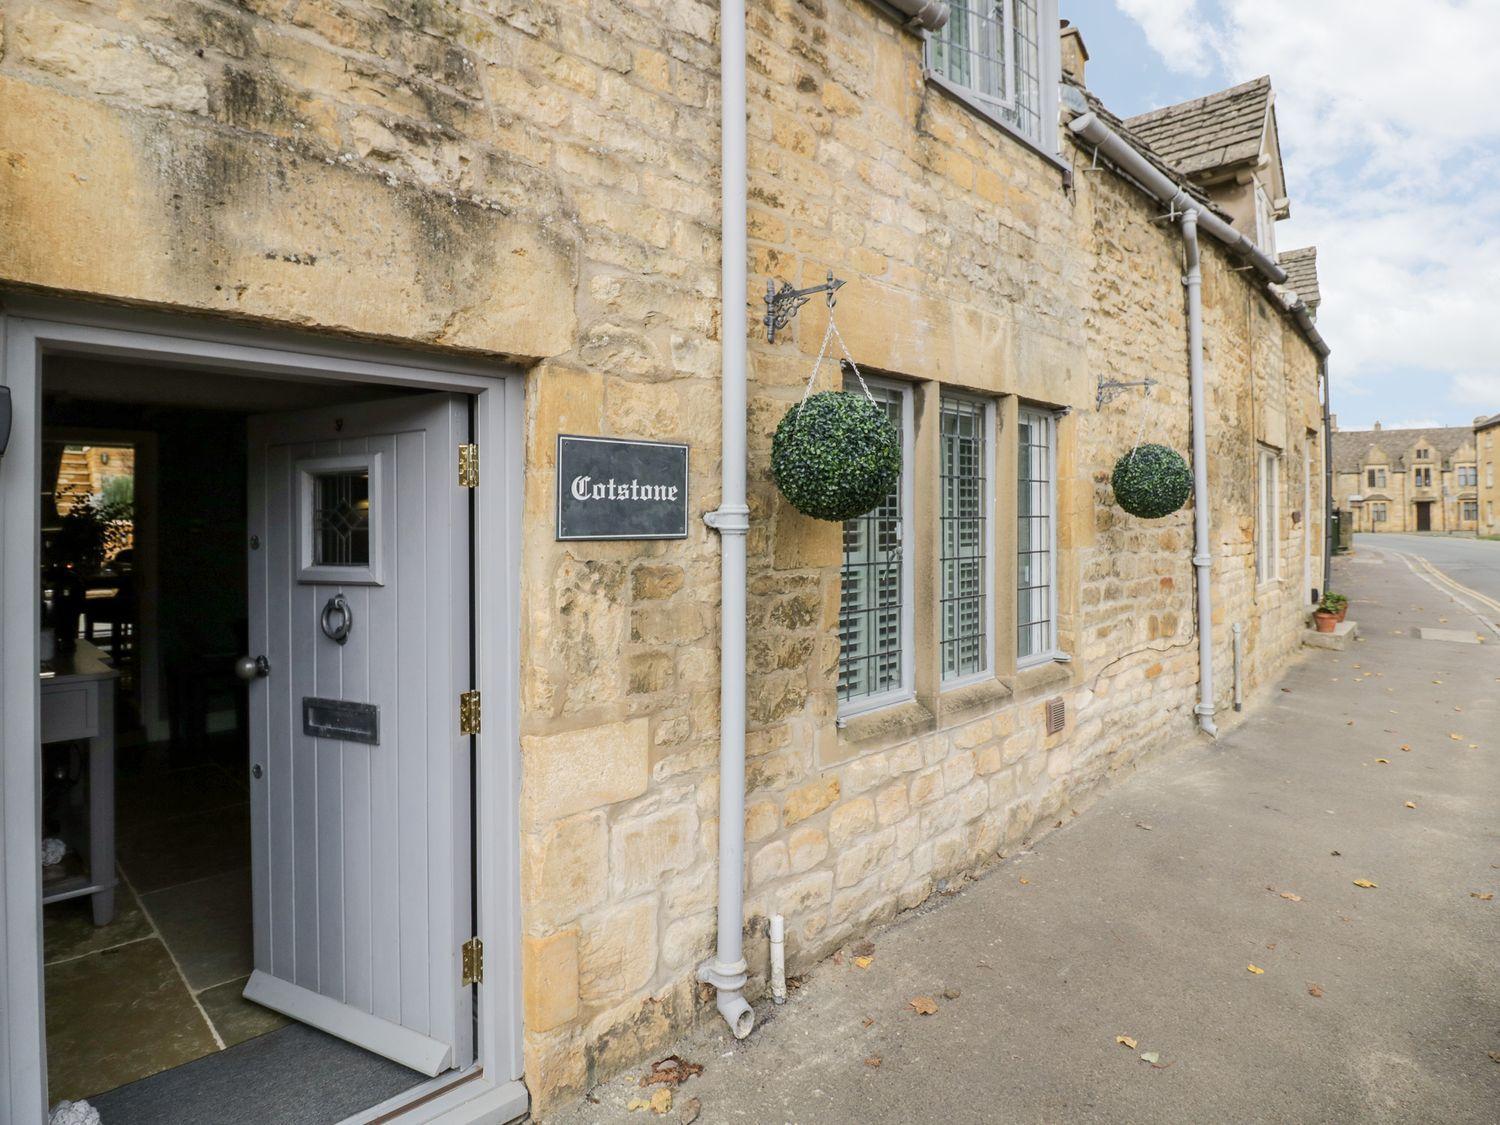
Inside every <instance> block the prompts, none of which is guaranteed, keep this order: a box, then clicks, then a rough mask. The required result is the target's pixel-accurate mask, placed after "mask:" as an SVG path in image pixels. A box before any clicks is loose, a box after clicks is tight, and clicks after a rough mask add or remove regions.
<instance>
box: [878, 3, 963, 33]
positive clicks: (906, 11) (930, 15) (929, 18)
mask: <svg viewBox="0 0 1500 1125" xmlns="http://www.w3.org/2000/svg"><path fill="white" fill-rule="evenodd" d="M885 2H886V3H887V4H889V5H890V6H891V7H892V8H894V9H896V11H898V12H900V13H901V14H902V15H903V16H905V17H906V18H907V20H908V21H909V22H910V24H911V25H914V26H915V27H916V28H918V29H920V30H922V31H938V30H940V29H941V28H942V27H943V26H944V25H945V24H946V23H947V22H948V5H947V4H945V3H943V0H885Z"/></svg>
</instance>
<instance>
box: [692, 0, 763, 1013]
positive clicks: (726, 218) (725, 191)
mask: <svg viewBox="0 0 1500 1125" xmlns="http://www.w3.org/2000/svg"><path fill="white" fill-rule="evenodd" d="M719 81H720V95H719V96H720V99H721V117H720V129H721V133H722V145H723V153H722V157H721V159H722V173H721V176H720V206H721V209H722V215H721V218H720V241H721V251H720V254H721V258H722V264H721V279H720V287H721V294H722V299H723V308H722V313H721V316H720V337H721V344H722V348H723V379H722V385H721V387H720V395H721V399H722V403H723V436H722V445H723V450H722V458H723V460H722V467H721V473H722V482H721V485H720V491H719V507H718V510H717V511H714V512H710V513H708V515H706V516H705V517H704V520H705V521H706V522H707V523H708V525H709V526H710V527H712V528H714V529H715V530H716V531H718V533H719V558H720V562H719V602H720V610H719V613H720V623H719V629H720V636H721V639H720V644H719V923H718V924H719V939H718V946H717V948H716V950H715V954H714V957H713V958H712V959H711V960H709V961H706V962H704V963H703V964H702V965H700V966H699V967H698V979H699V980H702V981H707V982H708V983H709V984H712V985H713V986H714V987H715V988H716V989H718V992H719V995H718V1008H719V1013H720V1014H721V1015H722V1016H723V1017H724V1019H725V1020H726V1021H727V1022H728V1024H729V1028H730V1030H731V1031H732V1032H734V1037H735V1038H736V1039H743V1038H744V1037H745V1036H747V1035H749V1034H750V1030H751V1028H753V1027H754V1026H755V1013H754V1012H753V1011H751V1009H750V1005H749V1004H748V1003H746V1001H745V995H744V992H745V977H746V972H747V966H746V964H745V943H744V924H745V923H744V915H745V892H744V885H745V884H744V869H745V536H746V533H747V532H748V531H749V530H750V509H749V507H747V506H746V504H745V424H746V423H745V338H746V335H745V327H746V326H745V306H746V270H747V269H748V267H749V257H750V255H749V246H748V243H747V236H746V233H745V191H746V158H745V0H723V3H722V4H721V5H720V7H719Z"/></svg>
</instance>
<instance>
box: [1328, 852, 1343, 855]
mask: <svg viewBox="0 0 1500 1125" xmlns="http://www.w3.org/2000/svg"><path fill="white" fill-rule="evenodd" d="M1328 854H1329V855H1343V854H1344V853H1343V852H1329V853H1328Z"/></svg>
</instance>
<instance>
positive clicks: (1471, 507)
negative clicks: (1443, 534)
mask: <svg viewBox="0 0 1500 1125" xmlns="http://www.w3.org/2000/svg"><path fill="white" fill-rule="evenodd" d="M1459 518H1460V519H1465V520H1475V521H1477V520H1478V519H1479V501H1478V500H1465V501H1464V502H1463V511H1462V512H1461V513H1460V514H1459Z"/></svg>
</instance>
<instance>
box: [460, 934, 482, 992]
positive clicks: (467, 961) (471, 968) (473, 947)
mask: <svg viewBox="0 0 1500 1125" xmlns="http://www.w3.org/2000/svg"><path fill="white" fill-rule="evenodd" d="M463 954H464V956H463V961H464V979H463V982H462V983H463V985H464V986H465V987H468V986H469V985H471V984H483V983H484V942H482V941H480V940H479V939H478V938H477V937H471V938H470V939H469V940H468V941H466V942H464V944H463Z"/></svg>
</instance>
